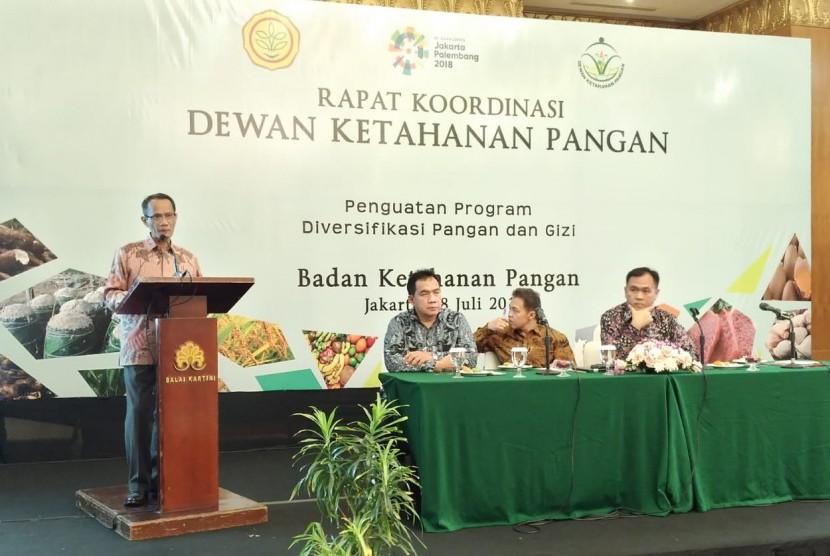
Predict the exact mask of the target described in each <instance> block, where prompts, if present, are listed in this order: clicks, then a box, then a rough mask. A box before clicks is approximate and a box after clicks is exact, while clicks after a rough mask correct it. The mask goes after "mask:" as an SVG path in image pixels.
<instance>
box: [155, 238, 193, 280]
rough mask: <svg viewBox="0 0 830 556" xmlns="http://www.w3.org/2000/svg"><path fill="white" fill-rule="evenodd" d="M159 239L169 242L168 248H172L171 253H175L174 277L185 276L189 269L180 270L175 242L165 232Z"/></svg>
mask: <svg viewBox="0 0 830 556" xmlns="http://www.w3.org/2000/svg"><path fill="white" fill-rule="evenodd" d="M159 239H160V240H162V241H166V242H167V248H168V249H169V250H170V254H171V255H173V278H184V277H185V276H186V275H187V270H179V257H177V256H176V252H175V251H174V250H173V242H172V241H170V238H169V237H167V236H166V235H164V234H161V235H160V236H159Z"/></svg>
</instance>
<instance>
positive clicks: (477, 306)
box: [0, 0, 811, 399]
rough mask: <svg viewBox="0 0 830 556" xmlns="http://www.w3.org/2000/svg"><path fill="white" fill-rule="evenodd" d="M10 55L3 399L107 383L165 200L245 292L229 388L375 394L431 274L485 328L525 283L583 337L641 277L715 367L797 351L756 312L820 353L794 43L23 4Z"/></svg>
mask: <svg viewBox="0 0 830 556" xmlns="http://www.w3.org/2000/svg"><path fill="white" fill-rule="evenodd" d="M0 50H2V51H3V52H5V53H6V55H5V56H3V60H2V62H0V67H2V74H3V76H4V81H3V83H4V85H3V86H2V87H0V128H2V130H3V136H2V140H0V199H2V202H0V224H2V227H0V306H2V312H0V325H2V326H0V354H2V357H0V397H5V398H9V399H17V398H27V397H42V396H81V397H83V396H96V395H97V396H104V395H118V394H120V393H123V386H122V385H121V378H120V370H119V369H118V358H117V353H116V352H117V350H118V343H119V339H118V323H117V319H116V320H113V317H112V315H111V314H110V313H109V312H108V311H107V310H106V309H105V308H103V307H102V305H101V292H100V287H101V285H102V284H103V280H104V278H105V277H106V275H107V273H108V271H109V267H110V264H111V261H112V257H113V254H114V252H115V250H116V248H117V247H119V246H120V245H123V244H125V243H127V242H130V241H136V240H139V239H142V238H143V237H144V235H145V234H146V228H145V227H144V226H143V225H142V223H141V222H140V220H139V218H140V217H141V207H140V203H141V200H142V199H143V198H144V197H145V196H146V195H148V194H151V193H155V192H159V191H161V192H165V193H168V194H170V195H171V196H172V197H173V198H174V199H175V201H176V204H177V209H178V216H179V217H178V223H177V228H176V235H175V238H174V241H175V242H176V244H177V245H182V246H183V247H185V248H187V249H189V250H192V251H193V252H194V253H196V254H197V256H198V257H199V260H200V263H201V266H202V269H203V271H204V273H205V275H207V276H252V277H254V278H255V279H256V285H255V286H254V287H253V288H252V290H251V291H250V292H249V293H248V294H247V295H246V296H245V297H244V298H243V299H242V301H241V302H240V303H239V304H238V305H237V306H236V307H234V309H233V311H232V313H230V314H227V315H218V334H219V345H220V352H221V353H222V356H221V357H220V367H219V374H220V378H221V381H220V388H221V389H222V390H223V391H261V390H283V389H325V388H341V387H367V386H377V385H378V384H379V382H378V378H377V377H378V373H379V372H382V371H383V370H384V369H383V335H384V332H385V330H386V326H387V324H388V322H389V320H390V318H391V317H392V316H394V315H395V314H396V313H398V312H400V311H403V310H406V309H407V304H406V289H405V283H406V279H407V277H408V274H409V273H410V272H411V271H413V270H415V269H419V268H425V267H426V268H434V269H435V271H436V272H438V273H439V274H440V275H441V276H442V278H443V294H444V296H445V303H446V306H447V307H450V308H452V309H457V310H460V311H462V312H463V313H464V314H465V315H466V317H467V319H468V321H469V322H470V325H471V326H472V327H473V329H475V328H477V327H479V326H483V325H485V324H486V323H487V322H488V321H489V320H491V319H492V318H494V317H495V316H497V315H500V314H503V313H504V312H505V310H506V307H507V305H508V303H509V299H510V296H511V292H512V290H513V289H514V288H517V287H532V288H534V289H536V290H537V291H538V292H539V293H540V294H541V296H542V303H543V307H544V309H545V311H546V313H547V315H548V317H549V319H550V322H551V325H552V326H553V327H554V328H556V329H558V330H560V331H562V332H563V333H565V334H566V335H567V336H568V337H569V338H570V339H571V341H572V343H573V344H574V345H576V343H577V340H580V339H587V338H590V337H592V335H593V333H594V329H595V327H596V326H597V324H598V322H599V317H600V315H601V314H602V312H603V311H604V310H606V309H608V308H610V307H612V306H613V305H616V304H618V303H620V302H622V301H623V299H624V298H623V287H624V283H625V274H626V272H627V271H628V270H630V269H631V268H634V267H637V266H650V267H653V268H655V269H657V270H658V271H659V272H660V273H661V278H662V279H661V283H660V295H659V297H658V303H663V304H665V306H666V307H668V308H669V309H670V310H672V311H673V312H675V313H676V314H677V315H678V319H679V321H680V323H681V324H682V325H683V326H684V327H686V328H687V329H688V328H691V326H692V324H693V322H692V318H691V315H690V314H689V309H690V308H692V307H694V308H697V309H700V311H701V314H702V315H703V317H704V318H705V319H706V320H705V322H704V331H705V332H706V334H707V335H708V339H707V344H709V349H708V350H707V352H708V355H709V359H710V360H715V359H718V360H724V361H726V360H730V359H732V358H736V357H740V356H744V355H748V354H755V355H758V356H761V357H764V358H769V357H773V356H775V357H787V358H788V357H789V342H788V340H784V339H783V337H782V335H781V325H776V326H775V327H773V324H774V317H773V316H772V315H771V313H765V312H762V311H761V310H760V309H759V308H758V304H759V302H760V301H761V300H767V301H770V303H771V304H773V305H775V306H776V307H781V308H783V309H786V310H793V311H798V312H799V315H798V317H797V322H796V324H797V326H798V335H797V342H798V346H799V350H800V351H799V354H809V351H810V350H809V342H810V338H809V333H810V328H811V327H810V313H809V308H810V294H811V288H810V44H809V42H808V41H806V40H800V39H791V38H781V37H759V36H744V35H732V34H725V33H724V34H717V33H704V32H691V31H679V30H666V29H652V28H643V27H624V26H617V25H601V24H589V23H575V22H560V21H540V20H529V19H520V18H501V17H483V16H474V15H462V14H447V13H437V12H429V11H411V10H404V9H388V8H375V7H363V6H355V5H344V4H330V3H326V2H311V1H296V0H294V1H288V0H282V1H281V0H269V1H267V2H265V1H261V0H233V1H231V0H198V1H191V0H145V1H143V2H142V1H136V2H128V3H122V2H111V1H108V0H81V1H79V2H72V3H55V2H48V1H46V0H30V1H27V2H7V3H4V4H2V5H0ZM67 314H69V315H72V316H71V317H67V316H66V315H67ZM695 335H696V333H695Z"/></svg>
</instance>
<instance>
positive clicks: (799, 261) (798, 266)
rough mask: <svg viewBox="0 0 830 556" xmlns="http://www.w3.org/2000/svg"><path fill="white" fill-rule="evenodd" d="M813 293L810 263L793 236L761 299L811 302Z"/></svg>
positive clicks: (796, 238)
mask: <svg viewBox="0 0 830 556" xmlns="http://www.w3.org/2000/svg"><path fill="white" fill-rule="evenodd" d="M812 293H813V292H812V279H811V276H810V262H809V261H808V260H807V256H806V254H805V253H804V249H803V248H802V247H801V244H800V242H799V241H798V237H796V236H795V235H793V237H792V239H791V240H790V243H789V244H788V245H787V247H786V249H784V254H783V255H782V256H781V262H780V263H778V266H777V267H776V268H775V272H773V274H772V278H770V281H769V284H767V289H766V291H765V292H764V295H763V297H762V298H761V299H763V300H777V301H810V300H811V296H812Z"/></svg>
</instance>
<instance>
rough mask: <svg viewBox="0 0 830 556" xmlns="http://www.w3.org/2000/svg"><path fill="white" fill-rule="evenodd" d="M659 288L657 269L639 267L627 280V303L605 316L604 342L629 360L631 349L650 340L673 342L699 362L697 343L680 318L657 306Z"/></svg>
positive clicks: (602, 331) (627, 276)
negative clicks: (614, 347)
mask: <svg viewBox="0 0 830 556" xmlns="http://www.w3.org/2000/svg"><path fill="white" fill-rule="evenodd" d="M659 285H660V275H659V274H658V273H657V271H656V270H652V269H650V268H646V267H639V268H635V269H634V270H632V271H630V272H629V273H628V274H627V275H626V277H625V303H621V304H620V305H617V306H616V307H612V308H611V309H608V310H607V311H605V313H603V314H602V318H601V319H600V331H601V333H602V343H603V344H612V345H614V346H616V347H617V355H616V357H617V359H625V358H626V357H627V356H628V352H630V351H631V348H633V347H634V346H636V345H637V344H639V343H642V342H645V341H648V340H663V341H664V342H670V343H672V344H674V345H676V346H677V347H680V348H682V349H684V350H686V351H688V352H689V353H690V354H691V356H692V358H693V359H698V355H697V349H696V348H695V345H694V343H693V342H692V340H691V339H690V338H689V335H688V334H687V333H686V331H685V330H684V329H683V327H682V326H680V324H679V323H678V322H677V319H675V318H674V316H673V315H672V314H671V313H669V312H667V311H664V310H662V309H660V308H658V307H655V306H654V302H655V300H656V299H657V294H658V293H660V290H659V289H658V286H659Z"/></svg>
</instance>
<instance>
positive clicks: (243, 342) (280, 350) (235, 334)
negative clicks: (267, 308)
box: [214, 313, 294, 367]
mask: <svg viewBox="0 0 830 556" xmlns="http://www.w3.org/2000/svg"><path fill="white" fill-rule="evenodd" d="M214 316H215V317H216V320H217V327H218V337H217V339H218V343H219V353H220V354H222V355H224V356H225V357H227V358H228V359H230V360H231V361H233V362H234V363H236V364H237V365H241V366H242V367H254V366H257V365H265V364H267V363H276V362H278V361H288V360H290V359H294V355H293V354H292V353H291V349H289V347H288V342H287V341H286V339H285V335H284V334H283V333H282V329H280V327H279V326H277V325H276V324H273V323H270V322H264V321H261V320H253V319H249V318H247V317H243V316H239V315H232V314H230V313H226V314H221V315H214Z"/></svg>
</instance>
